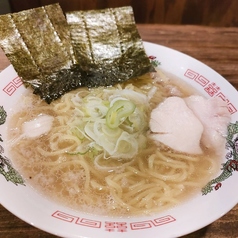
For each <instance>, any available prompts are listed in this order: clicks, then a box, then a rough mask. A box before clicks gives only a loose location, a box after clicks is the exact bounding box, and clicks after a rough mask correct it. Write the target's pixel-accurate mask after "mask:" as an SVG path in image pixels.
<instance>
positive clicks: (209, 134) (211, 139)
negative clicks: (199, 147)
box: [185, 95, 231, 150]
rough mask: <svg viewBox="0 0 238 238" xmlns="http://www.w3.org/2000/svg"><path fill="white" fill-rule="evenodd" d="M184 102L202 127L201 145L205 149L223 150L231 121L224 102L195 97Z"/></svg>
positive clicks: (216, 98)
mask: <svg viewBox="0 0 238 238" xmlns="http://www.w3.org/2000/svg"><path fill="white" fill-rule="evenodd" d="M185 102H186V104H187V106H188V107H189V108H190V109H191V110H192V111H193V113H194V114H195V115H196V116H197V118H198V119H199V120H200V121H201V123H202V124H203V126H204V131H203V134H202V138H201V143H202V144H203V145H204V146H206V147H207V148H214V149H216V150H219V148H222V149H224V146H225V137H226V135H227V126H228V124H229V122H230V120H231V115H230V113H229V111H228V108H227V104H226V102H224V101H223V100H222V99H220V98H218V97H215V98H209V99H206V98H204V97H202V96H197V95H194V96H190V97H188V98H186V99H185Z"/></svg>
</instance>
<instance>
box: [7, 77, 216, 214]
mask: <svg viewBox="0 0 238 238" xmlns="http://www.w3.org/2000/svg"><path fill="white" fill-rule="evenodd" d="M180 83H181V82H180ZM184 88H185V89H184ZM184 88H183V87H179V86H178V85H176V84H174V82H173V81H171V80H169V79H167V78H166V77H165V76H164V75H163V73H161V72H158V73H157V74H154V75H145V76H143V77H141V78H140V79H138V80H134V81H128V82H127V83H124V84H121V85H116V86H114V87H109V88H96V89H90V90H88V89H85V88H80V89H77V90H75V91H72V92H69V93H67V94H65V95H64V96H63V97H62V98H61V99H59V100H57V101H54V102H52V103H51V104H50V105H47V104H46V103H45V102H44V101H41V100H39V98H38V97H37V96H35V95H32V94H26V95H24V96H23V101H22V105H23V106H22V107H21V109H20V110H18V111H17V112H16V113H14V114H13V115H12V117H11V121H10V122H9V146H10V151H11V153H12V154H11V156H12V158H13V161H14V164H15V165H16V167H17V168H18V170H19V171H20V173H21V174H22V175H23V177H24V178H25V180H26V181H27V182H28V183H29V184H31V185H32V186H33V187H34V188H36V190H38V191H40V192H41V193H42V194H44V195H46V196H47V197H50V198H51V199H53V200H55V201H57V202H60V203H61V204H64V205H65V206H68V207H71V208H73V209H77V210H81V211H85V212H94V213H98V214H104V215H105V214H111V215H116V216H122V215H127V216H128V215H130V216H133V215H141V214H151V213H155V212H158V211H161V210H164V209H167V208H171V207H173V206H175V205H177V204H179V203H180V202H181V200H184V199H185V198H186V197H188V196H189V195H191V193H192V192H196V191H198V190H199V189H201V187H203V186H204V185H205V184H206V182H207V181H208V180H209V179H210V178H211V176H212V175H214V173H216V172H217V170H218V167H217V165H216V164H218V163H216V161H217V158H216V160H215V159H214V155H213V154H212V153H211V152H210V151H206V152H205V153H204V154H203V155H188V154H183V153H179V152H176V151H173V150H171V149H169V148H167V147H165V146H162V145H161V146H158V145H155V144H154V142H153V141H151V140H150V138H146V143H144V142H143V141H142V144H143V145H144V146H143V148H139V149H138V153H137V154H136V155H134V156H133V158H131V159H128V158H125V159H120V158H118V159H115V158H111V157H110V156H106V157H105V153H104V152H103V150H101V148H100V146H98V148H97V145H95V144H94V147H91V148H90V147H88V145H89V144H90V143H92V141H91V140H89V139H88V138H87V136H85V135H83V134H82V133H81V130H79V131H77V130H76V131H75V128H78V127H77V124H78V123H79V124H80V123H84V120H86V119H85V117H84V116H83V115H82V111H81V109H80V107H81V105H82V101H84V99H85V98H88V97H90V98H93V97H95V96H97V97H99V98H105V100H106V99H107V98H108V97H109V96H111V95H114V92H115V91H114V90H117V91H120V90H123V89H127V90H133V91H135V92H138V93H140V94H143V95H146V96H147V97H148V98H149V103H148V105H145V106H144V107H143V108H142V109H143V112H144V114H143V116H142V117H143V118H144V120H145V126H144V127H142V129H141V128H139V129H138V130H141V131H136V133H141V134H144V136H145V137H146V136H147V131H148V126H147V124H148V120H149V115H150V112H151V110H152V109H153V108H154V107H155V106H156V105H157V104H158V103H159V102H161V101H163V100H164V99H165V98H167V97H169V96H171V95H173V94H174V93H175V94H179V96H181V97H187V96H189V95H191V94H193V93H194V91H193V90H191V89H189V90H188V88H189V87H187V88H186V87H184ZM108 95H109V96H108ZM38 115H51V116H53V117H54V122H53V126H52V128H51V130H50V132H49V133H47V134H45V135H42V136H41V137H39V138H33V139H32V138H24V137H23V138H21V137H20V134H21V133H22V132H21V129H20V128H21V127H22V124H23V123H24V122H26V121H29V120H32V119H34V118H36V117H37V116H38ZM79 147H80V150H79V149H78V148H79ZM139 147H140V146H139Z"/></svg>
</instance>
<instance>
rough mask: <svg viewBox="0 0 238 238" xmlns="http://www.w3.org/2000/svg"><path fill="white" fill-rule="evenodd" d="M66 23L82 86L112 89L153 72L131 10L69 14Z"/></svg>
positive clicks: (115, 9)
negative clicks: (114, 86)
mask: <svg viewBox="0 0 238 238" xmlns="http://www.w3.org/2000/svg"><path fill="white" fill-rule="evenodd" d="M66 19H67V22H68V24H69V26H70V32H71V38H72V44H73V48H74V52H75V56H76V59H77V61H78V63H79V65H80V67H81V69H82V71H84V72H87V77H86V78H83V79H82V82H83V84H85V83H84V81H86V86H88V87H97V86H106V85H113V84H115V83H119V82H123V81H125V80H128V79H130V78H134V77H138V76H141V75H142V74H145V73H147V72H149V71H151V70H153V67H152V66H151V64H150V61H149V59H148V57H147V55H146V53H145V50H144V47H143V42H142V40H141V38H140V35H139V33H138V31H137V28H136V25H135V20H134V16H133V10H132V8H131V7H121V8H108V9H103V10H91V11H76V12H69V13H66Z"/></svg>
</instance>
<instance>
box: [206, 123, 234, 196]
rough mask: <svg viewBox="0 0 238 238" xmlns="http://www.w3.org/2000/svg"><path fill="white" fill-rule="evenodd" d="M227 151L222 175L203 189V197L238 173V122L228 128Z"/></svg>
mask: <svg viewBox="0 0 238 238" xmlns="http://www.w3.org/2000/svg"><path fill="white" fill-rule="evenodd" d="M226 149H227V153H226V162H225V163H223V164H222V168H221V170H222V172H221V174H220V175H219V176H218V177H216V178H215V179H212V180H211V181H210V182H209V183H207V185H206V186H205V187H203V188H202V195H206V194H208V193H210V192H212V191H214V190H215V191H216V190H218V189H219V188H221V186H222V182H224V181H225V180H226V179H228V178H229V177H231V176H232V174H233V172H238V122H236V123H230V124H229V126H228V135H227V138H226Z"/></svg>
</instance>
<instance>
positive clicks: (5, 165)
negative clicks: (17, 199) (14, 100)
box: [0, 106, 25, 185]
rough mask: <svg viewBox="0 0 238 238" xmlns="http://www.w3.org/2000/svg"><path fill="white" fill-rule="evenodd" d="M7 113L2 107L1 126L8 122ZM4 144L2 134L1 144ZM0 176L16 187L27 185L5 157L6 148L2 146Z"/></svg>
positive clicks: (0, 147)
mask: <svg viewBox="0 0 238 238" xmlns="http://www.w3.org/2000/svg"><path fill="white" fill-rule="evenodd" d="M6 118H7V112H6V111H5V110H4V108H3V106H0V125H3V124H4V123H5V122H6ZM1 142H3V138H2V135H1V134H0V143H1ZM0 174H2V175H3V176H4V177H5V179H6V180H7V181H11V182H12V183H14V184H15V185H19V184H21V185H25V183H24V180H23V178H22V177H21V175H20V174H19V173H18V172H17V171H16V170H15V169H14V168H13V166H12V164H11V161H10V160H9V159H8V158H7V157H6V156H5V155H4V148H3V147H2V145H1V144H0Z"/></svg>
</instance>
